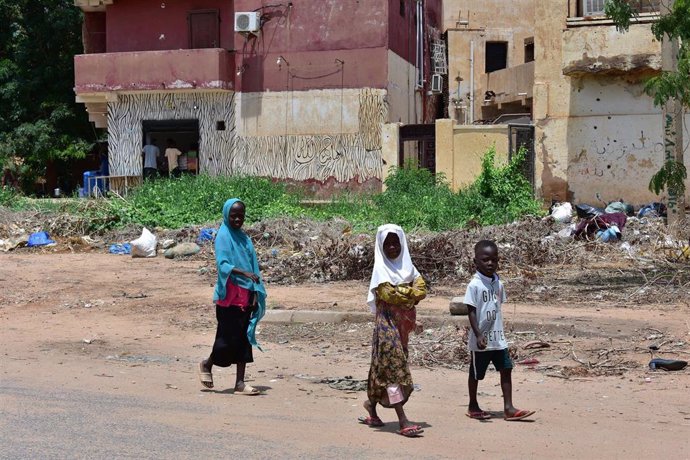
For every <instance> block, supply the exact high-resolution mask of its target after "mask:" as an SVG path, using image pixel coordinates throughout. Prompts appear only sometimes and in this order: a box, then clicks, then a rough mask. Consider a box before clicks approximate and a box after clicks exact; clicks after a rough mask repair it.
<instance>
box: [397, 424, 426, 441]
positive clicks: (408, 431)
mask: <svg viewBox="0 0 690 460" xmlns="http://www.w3.org/2000/svg"><path fill="white" fill-rule="evenodd" d="M396 433H398V434H399V435H401V436H405V437H406V438H416V437H418V436H419V435H420V434H422V433H424V430H423V429H422V427H420V426H418V425H409V426H406V427H405V428H401V429H400V430H398V431H396Z"/></svg>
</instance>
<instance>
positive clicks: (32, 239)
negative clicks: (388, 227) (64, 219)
mask: <svg viewBox="0 0 690 460" xmlns="http://www.w3.org/2000/svg"><path fill="white" fill-rule="evenodd" d="M52 244H57V243H55V241H53V240H51V239H50V236H49V235H48V233H47V232H36V233H32V234H31V235H29V241H28V242H27V243H26V245H27V246H29V247H30V248H33V247H35V246H48V245H52Z"/></svg>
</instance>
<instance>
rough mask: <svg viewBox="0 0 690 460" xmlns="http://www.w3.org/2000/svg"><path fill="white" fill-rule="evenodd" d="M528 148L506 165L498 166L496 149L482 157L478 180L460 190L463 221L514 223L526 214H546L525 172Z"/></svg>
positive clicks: (492, 223) (491, 223) (459, 204)
mask: <svg viewBox="0 0 690 460" xmlns="http://www.w3.org/2000/svg"><path fill="white" fill-rule="evenodd" d="M525 153H526V152H525V151H524V150H523V149H521V150H520V151H519V152H518V153H517V154H516V155H515V156H514V157H513V158H512V159H511V160H510V161H509V162H508V164H507V165H505V166H496V164H495V157H496V150H495V148H494V147H492V148H490V149H489V150H488V151H487V152H486V154H485V155H484V158H482V172H481V174H480V175H479V177H478V178H477V180H476V181H475V182H474V183H473V184H472V185H470V186H469V187H467V188H466V189H464V190H461V191H460V193H459V198H460V199H459V201H458V206H459V209H460V210H461V213H462V215H463V216H462V219H463V220H464V222H468V221H470V220H473V221H475V222H477V223H479V224H481V225H495V224H504V223H507V222H512V221H514V220H516V219H519V218H520V217H522V216H525V215H540V214H542V213H543V210H542V203H541V202H539V201H537V200H535V199H534V196H533V193H532V186H531V184H530V183H529V181H528V180H527V179H526V178H525V176H524V175H523V173H522V169H521V168H522V164H523V163H524V161H525Z"/></svg>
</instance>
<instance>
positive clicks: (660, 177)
mask: <svg viewBox="0 0 690 460" xmlns="http://www.w3.org/2000/svg"><path fill="white" fill-rule="evenodd" d="M640 1H641V0H634V1H631V0H607V1H606V5H605V11H606V15H607V16H608V17H609V18H611V19H613V21H614V22H615V23H616V28H617V29H618V30H619V31H621V32H627V31H628V29H629V28H630V24H631V22H632V21H633V20H635V19H637V17H638V13H637V9H636V8H635V6H636V5H637V4H639V3H640ZM646 1H649V0H646ZM657 3H658V2H657ZM669 5H670V7H669ZM652 33H653V34H654V36H655V38H656V39H657V40H659V41H666V42H667V43H668V42H671V41H676V42H677V43H678V53H677V65H674V66H672V68H671V70H664V71H662V72H661V74H659V75H657V76H655V77H652V78H650V79H649V80H647V82H646V85H645V91H646V92H647V94H649V95H650V96H651V97H653V98H654V104H655V105H656V106H664V105H665V104H667V103H668V102H669V101H672V100H675V101H678V102H679V103H680V104H681V105H682V107H683V109H687V108H690V43H689V41H690V0H666V1H664V2H662V8H661V11H660V16H659V19H658V20H657V21H655V22H654V24H652ZM681 116H682V115H681ZM664 123H665V126H668V121H667V120H664ZM681 160H682V156H681ZM686 179H687V170H686V168H685V165H684V164H683V162H682V161H678V158H667V159H666V162H665V163H664V165H663V166H662V168H661V169H660V170H659V171H658V172H657V173H656V174H655V175H654V176H653V177H652V179H651V181H650V183H649V189H650V190H651V191H652V192H654V193H656V194H657V195H658V194H659V193H661V191H663V190H664V189H666V190H668V192H669V195H672V196H677V197H680V201H679V204H683V203H684V199H683V198H682V197H683V196H684V194H685V190H686V186H685V181H686ZM683 206H684V205H683ZM679 213H680V215H681V216H682V215H683V214H684V209H679ZM681 218H682V217H681Z"/></svg>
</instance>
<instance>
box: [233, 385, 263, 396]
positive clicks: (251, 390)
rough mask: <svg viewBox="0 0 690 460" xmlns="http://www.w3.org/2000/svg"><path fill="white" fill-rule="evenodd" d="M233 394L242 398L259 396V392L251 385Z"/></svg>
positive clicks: (236, 390)
mask: <svg viewBox="0 0 690 460" xmlns="http://www.w3.org/2000/svg"><path fill="white" fill-rule="evenodd" d="M233 394H235V395H242V396H257V395H260V394H261V391H259V390H257V389H256V388H254V387H253V386H251V385H245V386H243V387H242V389H241V390H238V389H235V392H234V393H233Z"/></svg>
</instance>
